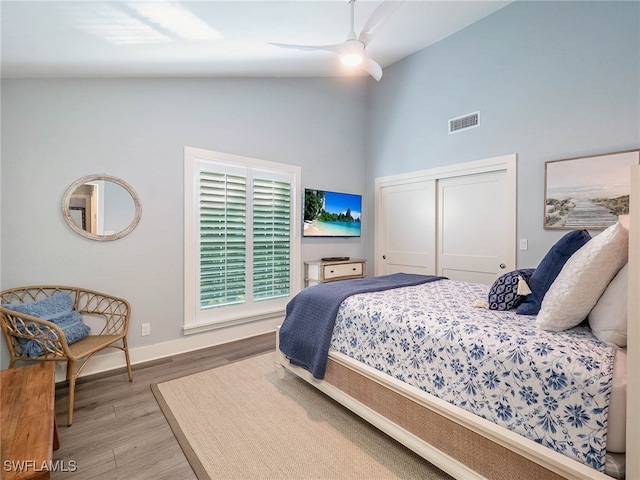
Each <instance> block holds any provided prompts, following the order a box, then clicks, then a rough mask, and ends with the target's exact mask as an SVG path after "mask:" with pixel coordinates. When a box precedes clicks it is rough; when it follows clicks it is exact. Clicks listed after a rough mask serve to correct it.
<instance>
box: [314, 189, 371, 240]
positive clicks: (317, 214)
mask: <svg viewBox="0 0 640 480" xmlns="http://www.w3.org/2000/svg"><path fill="white" fill-rule="evenodd" d="M361 211H362V195H356V194H352V193H338V192H328V191H326V190H311V189H309V188H306V189H305V191H304V232H303V236H305V237H359V236H360V213H361Z"/></svg>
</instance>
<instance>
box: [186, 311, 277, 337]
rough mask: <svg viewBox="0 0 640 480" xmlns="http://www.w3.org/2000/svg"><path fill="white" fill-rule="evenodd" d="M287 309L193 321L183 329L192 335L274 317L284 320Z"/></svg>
mask: <svg viewBox="0 0 640 480" xmlns="http://www.w3.org/2000/svg"><path fill="white" fill-rule="evenodd" d="M284 315H285V310H284V309H281V310H276V311H272V312H266V313H262V314H259V315H249V316H245V317H238V318H231V319H229V320H222V321H217V322H206V323H205V322H200V323H192V324H190V325H184V326H183V327H182V331H183V332H184V334H185V335H191V334H193V333H201V332H207V331H209V330H217V329H220V328H227V327H232V326H235V325H242V324H244V323H252V322H258V321H261V320H270V319H274V318H278V317H279V318H282V319H283V320H284Z"/></svg>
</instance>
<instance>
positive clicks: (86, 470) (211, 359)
mask: <svg viewBox="0 0 640 480" xmlns="http://www.w3.org/2000/svg"><path fill="white" fill-rule="evenodd" d="M275 338H276V337H275V332H274V333H269V334H264V335H260V336H257V337H253V338H249V339H245V340H239V341H237V342H232V343H227V344H224V345H218V346H214V347H210V348H207V349H203V350H198V351H195V352H190V353H185V354H181V355H174V356H171V357H167V358H163V359H161V360H157V361H154V362H150V363H145V364H141V365H134V367H133V382H129V381H128V380H127V376H126V372H125V370H124V369H122V370H120V371H117V372H109V373H103V374H99V375H93V376H88V377H83V378H80V379H79V380H78V383H77V385H76V398H75V409H74V420H73V425H72V426H70V427H67V426H66V418H67V417H66V412H67V394H68V388H67V386H66V385H64V384H59V385H58V386H57V387H56V416H57V419H58V430H59V435H60V448H59V449H58V450H55V451H54V453H53V459H54V460H60V462H57V463H56V464H55V465H56V466H57V468H58V469H59V470H61V471H57V472H52V474H51V478H52V479H54V480H56V479H65V480H67V479H69V480H71V479H72V480H83V479H103V480H107V479H108V480H118V479H123V480H125V479H126V480H142V479H150V480H151V479H153V480H160V479H172V480H182V479H185V480H186V479H189V480H190V479H195V478H196V476H195V475H194V473H193V471H192V470H191V467H190V466H189V463H188V462H187V459H186V458H185V456H184V454H183V453H182V450H181V449H180V446H179V445H178V442H177V441H176V439H175V437H174V436H173V433H172V432H171V428H169V424H168V423H167V421H166V419H165V417H164V415H163V414H162V412H161V411H160V408H159V407H158V403H157V402H156V399H155V397H154V396H153V393H151V388H150V385H151V384H153V383H161V382H165V381H167V380H171V379H174V378H179V377H183V376H185V375H190V374H192V373H197V372H201V371H203V370H208V369H211V368H214V367H218V366H221V365H226V364H228V363H231V362H235V361H238V360H241V359H243V358H247V357H251V356H254V355H257V354H260V353H265V352H268V351H272V350H275ZM64 470H67V471H64ZM71 470H75V471H71Z"/></svg>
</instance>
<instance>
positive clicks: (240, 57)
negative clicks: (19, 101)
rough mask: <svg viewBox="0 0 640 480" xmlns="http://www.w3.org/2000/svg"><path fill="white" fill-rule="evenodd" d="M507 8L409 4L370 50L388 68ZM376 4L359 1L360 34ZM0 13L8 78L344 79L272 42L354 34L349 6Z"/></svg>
mask: <svg viewBox="0 0 640 480" xmlns="http://www.w3.org/2000/svg"><path fill="white" fill-rule="evenodd" d="M388 1H394V0H388ZM508 3H510V2H509V1H484V0H474V1H458V0H445V1H421V0H408V1H406V2H404V3H403V4H402V5H401V6H400V8H399V9H398V10H397V11H396V12H395V13H394V14H393V16H392V17H391V18H390V19H389V20H388V21H387V22H386V23H385V24H384V26H383V27H382V28H381V29H380V30H379V32H378V34H377V35H376V37H375V38H374V39H373V40H372V41H371V43H370V44H369V45H368V46H367V53H368V54H369V56H370V57H372V58H373V59H374V60H376V61H377V62H378V63H379V64H380V65H381V66H382V67H383V68H384V67H386V66H388V65H391V64H392V63H394V62H397V61H398V60H400V59H402V58H404V57H406V56H407V55H409V54H411V53H414V52H416V51H418V50H420V49H422V48H424V47H426V46H428V45H431V44H432V43H434V42H437V41H438V40H441V39H443V38H445V37H447V36H449V35H451V34H452V33H455V32H457V31H458V30H461V29H463V28H464V27H466V26H468V25H470V24H472V23H473V22H475V21H477V20H479V19H481V18H482V17H485V16H486V15H489V14H491V13H493V12H494V11H496V10H497V9H499V8H501V7H503V6H505V5H507V4H508ZM379 4H380V0H376V1H374V0H357V1H356V3H355V31H356V33H359V32H360V30H361V29H362V27H363V25H364V24H365V22H366V20H367V18H368V17H369V15H370V14H371V13H372V12H373V10H375V8H376V7H377V6H378V5H379ZM0 8H1V10H0V15H1V21H2V24H1V33H2V37H1V40H2V43H1V50H2V66H1V71H0V74H1V75H2V77H4V78H29V77H36V78H37V77H220V76H266V77H282V76H332V75H341V74H345V72H344V71H343V70H341V69H344V68H346V67H342V66H341V64H340V62H339V61H338V60H337V57H336V56H335V55H334V54H332V53H330V52H322V51H317V52H316V51H314V52H311V51H307V52H304V51H297V50H289V49H281V48H278V47H275V46H272V45H269V44H268V42H276V43H294V44H303V45H326V44H334V43H341V42H343V41H344V40H346V37H347V34H348V32H349V15H350V14H349V3H348V0H296V1H265V0H234V1H217V0H209V1H154V2H145V1H139V0H138V1H136V0H130V1H112V2H104V1H94V0H86V1H77V0H76V1H24V0H16V1H11V0H2V1H1V3H0ZM357 72H359V73H358V74H362V71H360V70H357Z"/></svg>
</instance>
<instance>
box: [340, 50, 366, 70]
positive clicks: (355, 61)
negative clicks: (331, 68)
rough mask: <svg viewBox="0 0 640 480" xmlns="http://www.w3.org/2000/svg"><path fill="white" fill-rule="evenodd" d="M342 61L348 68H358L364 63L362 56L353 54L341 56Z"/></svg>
mask: <svg viewBox="0 0 640 480" xmlns="http://www.w3.org/2000/svg"><path fill="white" fill-rule="evenodd" d="M340 61H341V62H342V64H343V65H346V66H347V67H357V66H358V65H360V64H361V63H362V54H361V53H357V52H353V53H347V54H345V55H341V56H340Z"/></svg>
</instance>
